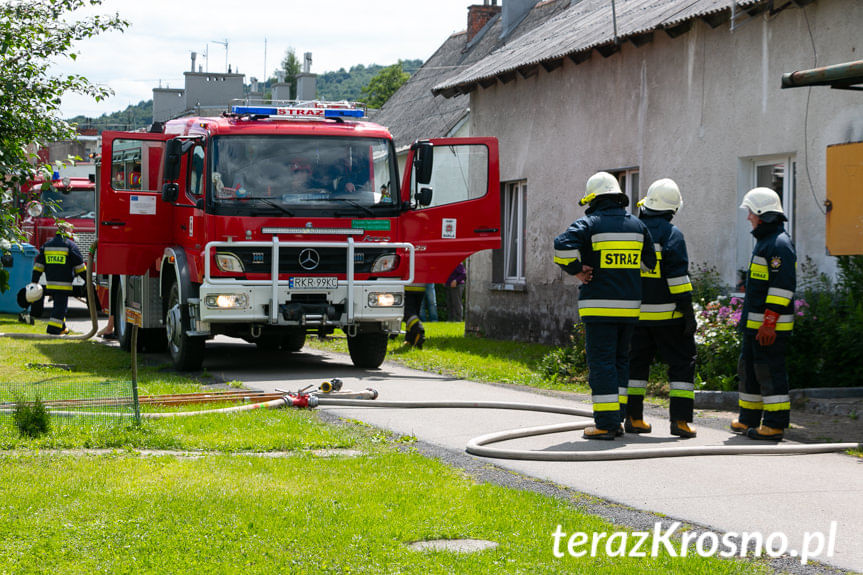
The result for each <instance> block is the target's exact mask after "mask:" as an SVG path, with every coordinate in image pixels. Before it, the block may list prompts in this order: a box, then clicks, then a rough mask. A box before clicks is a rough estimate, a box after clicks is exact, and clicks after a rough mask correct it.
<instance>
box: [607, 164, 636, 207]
mask: <svg viewBox="0 0 863 575" xmlns="http://www.w3.org/2000/svg"><path fill="white" fill-rule="evenodd" d="M608 173H610V174H611V175H612V176H614V177H615V178H617V182H618V183H619V184H620V191H621V192H623V193H624V194H626V197H628V198H629V209H630V211H631V212H632V213H635V212H636V211H637V210H636V209H635V204H637V203H638V200H639V197H638V190H639V181H638V168H623V169H620V170H610V171H609V172H608Z"/></svg>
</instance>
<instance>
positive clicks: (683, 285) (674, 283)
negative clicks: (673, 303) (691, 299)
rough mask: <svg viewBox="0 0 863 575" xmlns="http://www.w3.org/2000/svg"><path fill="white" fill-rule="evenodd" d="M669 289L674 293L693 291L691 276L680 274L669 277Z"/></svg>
mask: <svg viewBox="0 0 863 575" xmlns="http://www.w3.org/2000/svg"><path fill="white" fill-rule="evenodd" d="M667 281H668V291H670V292H671V293H673V294H678V293H686V292H691V291H692V282H691V281H690V280H689V276H688V275H685V276H678V277H676V278H668V280H667Z"/></svg>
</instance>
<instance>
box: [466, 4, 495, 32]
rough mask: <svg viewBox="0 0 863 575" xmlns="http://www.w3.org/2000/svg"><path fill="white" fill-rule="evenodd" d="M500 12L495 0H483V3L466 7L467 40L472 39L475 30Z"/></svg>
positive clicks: (478, 29)
mask: <svg viewBox="0 0 863 575" xmlns="http://www.w3.org/2000/svg"><path fill="white" fill-rule="evenodd" d="M499 12H500V6H498V5H497V0H483V5H482V6H480V5H476V4H475V5H473V6H468V8H467V41H468V42H470V41H471V40H473V37H474V36H476V35H477V32H479V31H480V30H482V27H483V26H485V25H486V24H487V23H488V21H489V20H491V19H492V18H493V17H494V16H495V15H496V14H498V13H499Z"/></svg>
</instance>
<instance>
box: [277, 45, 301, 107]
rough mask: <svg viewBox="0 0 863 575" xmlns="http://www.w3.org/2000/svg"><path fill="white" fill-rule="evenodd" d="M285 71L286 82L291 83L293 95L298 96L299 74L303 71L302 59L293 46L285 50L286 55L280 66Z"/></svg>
mask: <svg viewBox="0 0 863 575" xmlns="http://www.w3.org/2000/svg"><path fill="white" fill-rule="evenodd" d="M280 69H281V70H284V72H285V83H286V84H290V85H291V97H292V98H296V97H297V75H298V74H299V73H300V71H302V68H301V65H300V59H299V58H297V54H296V52H295V51H294V49H293V48H288V49H287V50H286V51H285V57H284V58H283V59H282V66H281V68H280Z"/></svg>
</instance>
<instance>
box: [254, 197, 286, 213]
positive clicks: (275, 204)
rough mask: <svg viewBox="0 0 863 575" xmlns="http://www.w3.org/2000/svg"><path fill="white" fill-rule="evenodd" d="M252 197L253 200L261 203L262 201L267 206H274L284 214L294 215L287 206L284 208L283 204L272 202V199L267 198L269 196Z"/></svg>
mask: <svg viewBox="0 0 863 575" xmlns="http://www.w3.org/2000/svg"><path fill="white" fill-rule="evenodd" d="M252 199H253V200H254V201H255V202H261V203H263V204H267V205H268V206H272V207H274V208H276V209H277V210H280V211H281V212H282V213H283V214H285V215H286V216H291V217H293V215H294V212H292V211H291V210H289V209H288V208H286V207H285V206H283V205H281V204H278V203H276V202H274V201H273V200H271V199H269V198H252Z"/></svg>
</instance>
